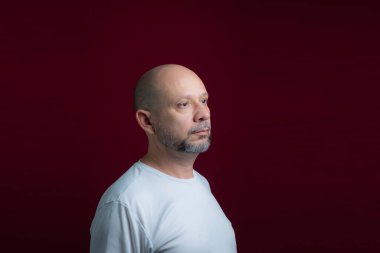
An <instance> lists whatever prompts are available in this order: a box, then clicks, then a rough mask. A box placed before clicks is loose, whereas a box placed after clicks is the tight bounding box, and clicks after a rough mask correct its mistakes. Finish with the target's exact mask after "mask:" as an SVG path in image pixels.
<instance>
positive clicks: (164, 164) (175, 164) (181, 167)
mask: <svg viewBox="0 0 380 253" xmlns="http://www.w3.org/2000/svg"><path fill="white" fill-rule="evenodd" d="M197 156H198V154H192V153H185V152H179V151H175V150H169V149H167V148H166V147H159V146H154V145H149V148H148V152H147V154H146V155H145V156H143V157H142V158H141V159H140V161H141V162H143V163H145V164H146V165H149V166H151V167H153V168H154V169H157V170H159V171H161V172H163V173H165V174H167V175H170V176H173V177H177V178H183V179H189V178H193V177H194V175H193V165H194V162H195V159H196V158H197Z"/></svg>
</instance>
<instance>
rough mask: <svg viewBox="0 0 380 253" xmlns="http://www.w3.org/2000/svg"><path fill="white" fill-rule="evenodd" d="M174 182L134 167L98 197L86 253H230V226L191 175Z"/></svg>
mask: <svg viewBox="0 0 380 253" xmlns="http://www.w3.org/2000/svg"><path fill="white" fill-rule="evenodd" d="M193 174H194V177H193V178H191V179H179V178H175V177H172V176H169V175H167V174H164V173H162V172H160V171H158V170H156V169H154V168H152V167H149V166H148V165H146V164H144V163H142V162H140V161H139V162H137V163H135V164H134V165H133V166H132V167H131V168H130V169H129V170H128V171H127V172H126V173H124V175H122V176H121V177H120V178H119V179H118V180H117V181H116V182H115V183H114V184H113V185H111V186H110V187H109V188H108V189H107V191H106V192H105V193H104V194H103V196H102V198H101V200H100V202H99V205H98V208H97V210H96V214H95V218H94V220H93V221H92V224H91V245H90V252H91V253H105V252H107V253H119V252H120V253H121V252H123V253H127V252H128V253H153V252H154V253H159V252H160V253H161V252H162V253H163V252H165V253H235V252H236V242H235V234H234V230H233V228H232V226H231V223H230V221H229V220H228V219H227V217H226V216H225V215H224V213H223V211H222V209H221V208H220V206H219V204H218V202H217V201H216V199H215V198H214V196H213V195H212V194H211V191H210V187H209V185H208V182H207V180H206V179H205V178H204V177H203V176H201V175H200V174H199V173H198V172H196V171H195V170H194V173H193Z"/></svg>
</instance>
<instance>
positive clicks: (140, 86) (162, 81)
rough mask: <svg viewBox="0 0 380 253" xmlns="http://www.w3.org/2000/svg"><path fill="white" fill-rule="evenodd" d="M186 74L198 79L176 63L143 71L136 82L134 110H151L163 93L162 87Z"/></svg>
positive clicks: (191, 72)
mask: <svg viewBox="0 0 380 253" xmlns="http://www.w3.org/2000/svg"><path fill="white" fill-rule="evenodd" d="M186 76H191V77H193V78H194V77H195V78H197V79H199V77H198V76H197V75H196V74H195V73H194V72H193V71H192V70H190V69H188V68H186V67H184V66H181V65H177V64H165V65H160V66H157V67H155V68H152V69H150V70H149V71H147V72H145V73H144V74H143V75H142V76H141V77H140V79H139V80H138V81H137V84H136V88H135V94H134V108H135V110H136V111H137V110H138V109H143V110H149V111H151V110H153V108H154V107H155V106H156V105H157V103H158V102H159V99H160V97H161V96H162V95H163V94H162V88H164V87H165V86H167V85H170V84H171V83H174V82H175V81H176V80H178V79H180V78H184V77H186ZM199 80H200V79H199Z"/></svg>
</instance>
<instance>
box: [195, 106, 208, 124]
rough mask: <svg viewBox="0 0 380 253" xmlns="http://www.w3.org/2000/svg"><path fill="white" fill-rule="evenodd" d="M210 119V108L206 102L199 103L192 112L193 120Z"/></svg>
mask: <svg viewBox="0 0 380 253" xmlns="http://www.w3.org/2000/svg"><path fill="white" fill-rule="evenodd" d="M209 119H210V109H209V108H208V106H207V104H202V105H199V106H198V108H197V111H196V112H195V114H194V121H195V122H202V121H206V120H209Z"/></svg>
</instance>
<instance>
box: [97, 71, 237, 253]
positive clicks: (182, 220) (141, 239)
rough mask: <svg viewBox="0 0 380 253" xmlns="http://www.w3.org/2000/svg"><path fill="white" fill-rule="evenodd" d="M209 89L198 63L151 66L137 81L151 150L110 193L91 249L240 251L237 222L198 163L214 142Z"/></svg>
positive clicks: (139, 115) (140, 117)
mask: <svg viewBox="0 0 380 253" xmlns="http://www.w3.org/2000/svg"><path fill="white" fill-rule="evenodd" d="M207 101H208V93H207V91H206V88H205V86H204V84H203V82H202V81H201V79H200V78H199V77H198V76H197V75H196V74H195V73H194V72H193V71H191V70H190V69H188V68H185V67H183V66H180V65H175V64H168V65H161V66H158V67H155V68H153V69H151V70H149V71H148V72H146V73H145V74H144V75H143V76H142V77H141V78H140V79H139V81H138V82H137V85H136V89H135V111H136V120H137V123H138V124H139V125H140V127H141V128H142V129H143V130H144V132H145V133H146V135H147V137H148V143H149V144H148V151H147V153H146V154H145V156H143V157H142V158H141V159H140V160H139V161H137V162H136V163H135V164H134V165H133V166H132V167H131V168H129V169H128V170H127V172H126V173H124V174H123V175H122V176H121V177H120V178H119V179H118V180H117V181H116V182H115V183H114V184H112V185H111V186H110V187H109V188H108V189H107V191H106V192H105V193H104V194H103V196H102V198H101V200H100V202H99V205H98V208H97V210H96V214H95V218H94V220H93V222H92V224H91V246H90V251H91V253H105V252H108V253H122V252H123V253H127V252H128V253H140V252H141V253H145V252H146V253H148V252H149V253H153V252H155V253H158V252H160V253H164V252H165V253H201V252H202V253H234V252H236V242H235V234H234V230H233V228H232V226H231V223H230V221H229V220H228V219H227V217H226V216H225V214H224V213H223V211H222V209H221V208H220V206H219V204H218V202H217V201H216V199H215V198H214V196H213V195H212V194H211V191H210V186H209V184H208V182H207V180H206V179H205V178H204V177H203V176H201V175H200V174H199V173H198V172H197V171H195V170H194V169H193V164H194V162H195V159H196V158H197V156H198V155H199V154H200V153H202V152H205V151H207V149H208V148H209V146H210V140H211V139H210V136H211V122H210V109H209V107H208V105H207Z"/></svg>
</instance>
